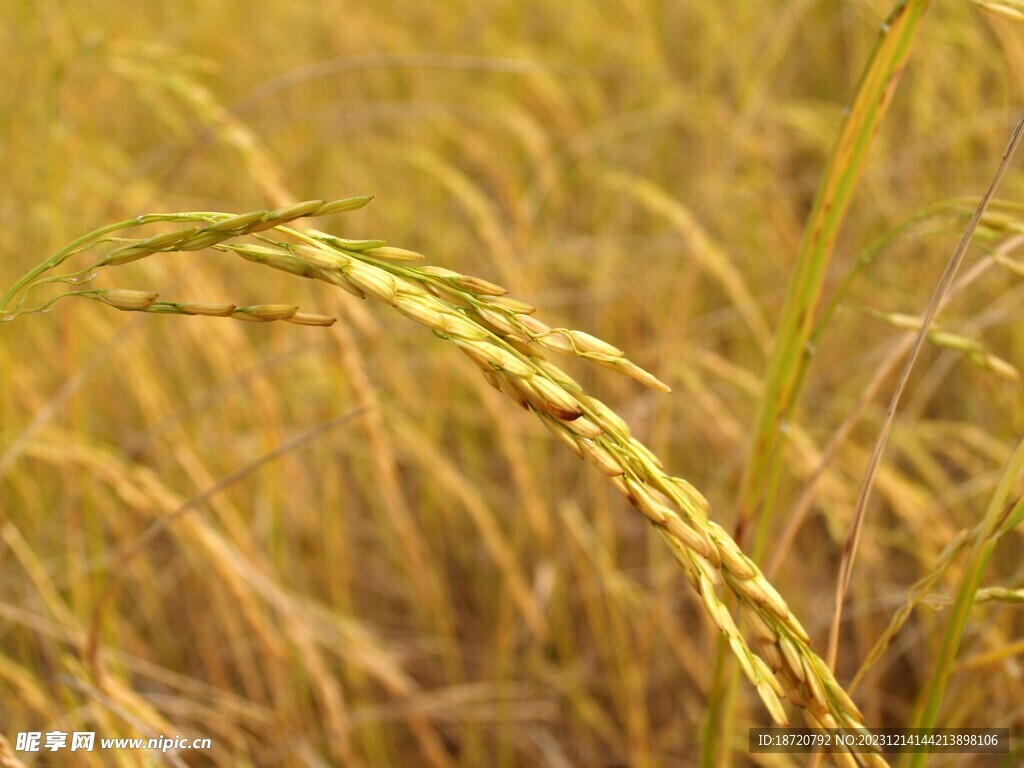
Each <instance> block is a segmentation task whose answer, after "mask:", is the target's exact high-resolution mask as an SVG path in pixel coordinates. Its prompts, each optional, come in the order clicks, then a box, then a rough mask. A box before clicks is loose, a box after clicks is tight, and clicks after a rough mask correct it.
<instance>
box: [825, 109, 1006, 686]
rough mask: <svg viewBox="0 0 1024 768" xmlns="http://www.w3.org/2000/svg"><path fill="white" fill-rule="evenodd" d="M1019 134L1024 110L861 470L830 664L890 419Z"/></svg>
mask: <svg viewBox="0 0 1024 768" xmlns="http://www.w3.org/2000/svg"><path fill="white" fill-rule="evenodd" d="M1022 134H1024V114H1022V115H1021V117H1020V119H1019V120H1018V121H1017V125H1016V126H1015V127H1014V129H1013V132H1012V133H1011V135H1010V139H1009V141H1008V142H1007V145H1006V148H1005V149H1004V150H1003V157H1002V159H1001V161H1000V163H999V166H998V168H996V172H995V175H994V176H993V178H992V182H991V183H990V184H989V186H988V189H987V190H986V191H985V194H984V195H983V196H982V198H981V201H980V202H979V203H978V207H977V209H976V210H975V211H974V215H973V216H972V217H971V220H970V222H969V223H968V224H967V228H966V229H965V230H964V233H963V236H962V237H961V238H960V242H959V243H958V244H957V246H956V248H955V249H954V251H953V255H952V256H951V257H950V259H949V262H948V263H947V265H946V269H945V270H944V271H943V273H942V276H941V277H940V278H939V282H938V285H936V287H935V292H934V293H933V294H932V299H931V301H930V302H929V303H928V308H927V309H926V310H925V313H924V317H923V318H922V320H921V329H920V331H918V334H917V338H916V339H915V340H914V345H913V347H912V348H911V350H910V354H909V355H908V356H907V361H906V363H905V364H904V366H903V372H902V374H901V375H900V378H899V381H898V382H897V383H896V389H895V390H894V391H893V394H892V399H891V400H890V401H889V407H888V408H887V409H886V412H885V419H884V420H883V422H882V428H881V430H880V431H879V434H878V439H877V440H876V443H875V449H874V451H873V452H872V454H871V460H870V461H869V462H868V467H867V470H866V471H865V473H864V479H863V481H862V483H861V489H860V495H859V497H858V499H857V506H856V508H855V509H854V513H853V519H852V520H851V523H850V532H849V534H848V535H847V539H846V542H845V544H844V545H843V555H842V560H841V562H840V566H839V575H838V578H837V582H836V599H835V610H834V613H833V616H832V626H831V629H830V631H829V643H828V652H827V658H828V661H829V666H830V667H832V666H835V660H836V654H837V653H838V646H839V627H840V624H841V622H842V615H843V601H844V600H845V597H846V591H847V588H848V587H849V583H850V575H851V574H852V572H853V566H854V562H855V561H856V557H857V546H858V544H859V542H860V534H861V530H862V529H863V526H864V517H865V515H866V514H867V505H868V501H869V499H870V498H871V489H872V487H873V486H874V481H875V476H876V474H877V473H878V467H879V464H880V463H881V460H882V454H883V453H884V451H885V444H886V442H887V440H888V437H889V431H890V430H891V428H892V423H893V420H894V419H895V418H896V409H897V407H898V406H899V402H900V397H901V396H902V395H903V390H904V389H906V386H907V381H908V380H909V379H910V371H911V370H912V369H913V367H914V363H915V362H916V361H917V356H918V354H919V353H920V352H921V349H922V347H923V346H924V344H925V341H926V339H927V337H928V329H929V326H930V325H931V323H932V320H933V319H934V318H935V314H936V312H938V309H939V307H940V306H941V304H942V300H943V299H944V298H945V296H946V293H947V292H948V291H949V288H950V286H951V285H952V284H953V278H954V277H956V273H957V271H958V270H959V269H960V264H961V263H962V262H963V259H964V255H965V254H966V253H967V248H968V247H969V246H970V244H971V239H972V238H973V237H974V232H975V230H976V229H977V227H978V223H979V222H980V221H981V218H982V216H983V215H984V214H985V211H986V209H987V208H988V205H989V203H990V202H991V201H992V197H993V196H994V195H995V192H996V188H997V187H998V186H999V182H1000V181H1001V180H1002V178H1003V174H1005V173H1006V169H1007V168H1008V167H1009V165H1010V161H1011V160H1012V159H1013V155H1014V152H1016V150H1017V146H1018V145H1019V144H1020V140H1021V136H1022Z"/></svg>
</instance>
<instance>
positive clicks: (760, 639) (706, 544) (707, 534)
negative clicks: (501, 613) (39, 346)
mask: <svg viewBox="0 0 1024 768" xmlns="http://www.w3.org/2000/svg"><path fill="white" fill-rule="evenodd" d="M368 201H369V198H366V197H358V198H350V199H348V200H340V201H336V202H331V203H325V202H324V201H321V200H316V201H310V202H306V203H299V204H296V205H292V206H288V207H286V208H282V209H278V210H274V211H255V212H252V213H248V214H242V215H230V214H226V213H216V212H201V213H196V212H189V213H177V214H150V215H147V216H140V217H138V218H137V219H132V220H130V221H128V222H120V223H118V224H114V225H110V226H108V227H104V228H101V229H99V230H96V231H95V232H93V233H90V234H89V235H86V236H84V237H82V238H79V239H78V240H76V241H74V242H73V243H72V244H70V245H69V246H68V247H66V248H65V249H63V250H62V251H60V252H58V253H57V254H56V255H55V256H53V257H51V258H50V259H48V260H46V261H45V262H43V264H41V265H40V266H39V267H37V268H35V269H33V270H31V271H30V272H29V273H28V274H27V275H25V276H24V277H22V278H21V279H20V280H18V281H17V282H16V283H15V284H14V286H13V287H12V288H11V289H10V290H9V291H8V292H7V293H6V294H5V295H4V297H3V299H2V301H0V312H3V314H2V315H0V319H2V320H11V319H13V318H14V317H16V316H18V315H20V314H24V313H28V312H35V311H41V310H43V309H46V308H48V307H49V306H50V305H52V304H53V302H54V301H56V300H58V299H60V298H62V297H63V296H79V297H83V298H89V299H93V300H97V301H100V302H102V303H104V304H107V305H110V306H113V307H115V308H117V309H119V310H122V311H132V312H148V313H157V314H185V315H189V314H191V315H206V316H224V317H232V318H236V319H245V320H250V321H253V320H255V321H257V322H273V321H275V320H285V321H292V322H295V318H296V317H298V316H299V313H298V311H297V309H296V308H295V307H292V306H290V305H283V304H260V305H254V306H248V307H242V308H238V307H236V306H235V305H234V304H231V303H224V304H218V305H214V306H212V307H211V306H210V305H197V304H196V303H194V302H187V301H185V302H166V301H159V300H158V297H157V295H156V293H155V292H152V291H140V290H135V289H117V288H115V289H88V290H72V291H68V292H66V293H64V294H61V295H59V296H57V297H56V298H55V299H52V300H50V301H49V302H47V303H45V304H43V305H41V306H38V307H34V308H30V307H25V301H26V297H27V296H28V295H30V294H31V293H32V291H33V290H34V289H36V288H38V287H39V286H40V285H44V284H50V283H68V282H72V283H74V282H84V281H90V280H92V279H93V278H94V277H96V276H97V275H98V274H99V273H100V272H101V271H102V270H103V268H104V267H111V266H119V265H122V264H126V263H130V262H133V261H137V260H139V259H143V258H146V257H148V256H151V255H153V254H156V253H166V252H182V251H195V250H202V249H206V248H213V249H216V250H218V251H220V252H222V253H224V254H226V255H230V256H237V257H239V258H241V259H243V260H245V261H249V262H255V263H257V264H261V265H263V266H268V267H271V268H274V269H278V270H281V271H285V272H287V273H289V274H292V275H297V276H302V277H306V278H310V279H316V280H320V281H322V282H326V283H329V284H331V285H335V286H337V287H340V288H342V289H343V290H345V291H347V292H349V293H352V294H354V295H356V296H358V297H362V298H366V297H369V298H372V299H375V300H376V301H378V302H381V303H383V304H387V305H390V306H391V307H393V308H394V309H395V310H396V311H398V312H399V313H401V314H402V315H404V316H406V317H408V318H409V319H411V320H414V321H415V322H417V323H419V324H421V325H424V326H426V327H427V328H429V329H430V330H431V331H432V332H433V333H434V334H435V335H436V336H438V337H439V338H441V339H444V340H447V341H451V342H452V343H453V344H455V345H456V346H457V347H458V348H459V349H461V350H462V352H463V353H464V354H465V355H466V356H467V357H469V359H470V360H471V361H472V362H473V363H474V364H475V365H476V366H477V367H478V368H479V369H480V370H481V372H482V374H483V375H484V377H485V378H486V380H487V381H488V382H489V383H490V384H491V386H493V387H494V388H495V389H497V390H499V391H500V392H503V393H504V394H505V395H507V396H508V397H509V398H510V399H511V400H512V401H513V402H515V403H516V404H517V405H519V406H520V407H522V408H524V409H526V410H530V411H532V412H533V413H534V414H536V416H537V417H538V418H539V419H540V420H541V422H542V423H543V424H544V426H545V427H547V429H548V430H549V431H550V432H551V433H552V435H553V436H554V437H555V438H557V439H558V440H559V441H560V442H561V443H563V444H564V445H565V446H566V447H567V448H569V449H570V450H571V451H573V452H574V453H575V454H576V455H577V456H580V457H581V458H582V459H584V460H585V461H587V462H588V463H590V464H592V465H593V466H594V467H595V468H596V469H597V470H598V471H599V472H600V473H601V474H603V475H604V476H606V477H607V478H608V480H609V482H611V483H612V485H613V486H615V488H616V489H617V490H618V491H619V492H620V493H621V494H622V495H623V496H625V497H626V499H627V500H628V501H629V502H630V504H631V505H632V506H633V507H635V508H636V509H637V510H638V511H639V512H640V513H641V514H643V515H644V517H646V518H647V519H648V521H649V522H650V523H651V524H652V525H653V526H654V527H655V529H656V530H657V532H658V534H659V535H660V536H661V537H662V539H663V540H664V541H665V543H666V544H667V545H668V547H669V549H670V551H671V552H672V554H673V555H674V556H675V558H676V560H677V561H678V563H679V564H680V566H681V567H682V569H683V573H684V574H685V576H686V578H687V580H688V581H689V583H690V585H691V586H692V587H693V589H694V590H695V591H696V593H697V595H698V596H699V597H700V601H701V604H702V605H703V607H704V610H705V612H706V614H707V616H708V617H709V619H710V620H711V622H712V624H713V625H714V626H715V627H716V628H717V629H718V631H719V632H720V633H721V636H722V638H723V640H724V642H725V643H726V644H728V646H729V648H730V649H731V651H732V653H733V655H734V656H735V658H736V660H737V661H738V663H739V666H740V669H742V670H743V672H744V675H745V676H746V677H747V679H748V681H749V682H750V684H751V685H753V686H754V688H755V689H756V691H757V693H758V695H759V696H760V697H761V699H762V701H763V703H764V705H765V707H766V709H767V710H768V712H769V714H770V715H771V717H772V719H773V720H774V721H775V722H776V723H778V724H780V725H782V724H787V723H788V722H789V719H788V717H787V715H786V712H785V710H784V708H783V706H782V703H781V698H783V697H785V698H788V699H789V700H790V701H791V702H792V703H793V704H794V705H796V706H798V707H801V708H802V709H803V710H804V712H805V716H806V718H807V720H808V721H809V722H811V723H813V724H815V725H818V726H822V727H845V728H863V727H864V726H863V724H862V721H863V716H862V715H861V713H860V711H859V710H858V709H857V707H856V705H855V704H854V703H853V702H852V700H851V699H850V698H849V696H848V695H847V694H846V692H845V691H844V690H843V688H842V687H841V686H840V685H839V684H838V682H836V680H835V678H834V676H833V675H832V673H831V671H830V670H829V668H828V666H827V665H826V664H825V663H824V662H823V661H822V660H821V659H820V658H819V657H818V656H817V655H816V654H815V653H814V651H812V650H811V648H810V638H809V636H808V634H807V632H806V631H805V630H804V628H803V626H802V625H801V624H800V622H799V621H798V620H797V619H796V617H794V616H793V614H792V613H791V612H790V610H789V607H788V605H787V604H786V602H785V600H784V599H783V598H782V597H781V596H780V595H779V594H778V592H777V591H776V590H775V589H774V587H772V585H771V584H770V583H769V582H768V580H767V579H766V578H765V576H764V575H763V573H762V572H761V570H760V569H759V568H758V566H757V565H756V564H755V563H754V562H753V561H752V560H751V559H750V558H749V557H747V555H745V554H744V553H743V551H742V550H741V549H740V547H739V546H738V545H737V544H736V542H735V541H734V540H733V538H732V537H731V536H730V535H729V534H728V533H727V532H726V531H725V530H724V529H723V528H722V527H721V526H719V525H718V524H717V523H715V522H714V521H713V520H711V519H710V518H709V512H710V506H709V504H708V502H707V500H706V499H705V498H704V497H703V496H702V495H701V494H700V492H699V491H697V490H696V489H695V488H694V487H693V486H692V485H690V484H689V483H688V482H687V481H685V480H683V479H682V478H679V477H676V476H673V475H671V474H669V473H668V472H667V471H666V470H665V469H664V467H663V464H662V462H661V461H660V459H659V458H658V457H657V456H656V455H655V454H654V453H653V452H652V451H651V450H650V449H649V448H647V447H646V446H645V445H644V444H643V443H642V442H640V441H639V440H637V439H636V438H635V437H633V436H632V434H631V433H630V429H629V426H628V425H627V424H626V422H625V421H624V420H623V419H622V418H621V417H619V416H618V415H617V414H616V413H615V412H614V411H613V410H612V409H611V408H609V407H608V406H607V405H605V404H604V403H602V402H601V401H600V400H598V399H596V398H594V397H591V396H589V395H587V394H586V393H585V392H584V391H583V389H582V387H581V386H580V385H579V384H578V383H577V382H576V381H574V380H573V379H572V378H571V377H570V376H569V374H567V373H566V372H565V371H564V370H562V369H561V368H560V367H559V366H557V365H555V364H554V363H552V362H551V361H550V360H549V359H548V355H549V353H555V354H558V355H562V356H566V357H575V358H580V359H583V360H586V361H589V362H591V363H594V364H595V365H598V366H601V367H605V368H610V369H612V370H614V371H617V372H618V373H620V374H623V375H625V376H628V377H630V378H632V379H634V380H636V381H638V382H640V383H642V384H644V385H645V386H647V387H650V388H652V389H655V390H658V391H662V392H668V391H670V390H669V387H668V386H667V385H666V384H665V383H664V382H662V381H661V380H659V379H658V378H657V377H656V376H654V375H653V374H651V373H649V372H648V371H646V370H644V369H643V368H641V367H639V366H638V365H636V364H635V363H633V362H632V361H630V360H628V359H627V358H626V357H625V355H624V353H623V352H622V351H621V350H620V349H618V348H617V347H614V346H613V345H611V344H608V343H607V342H605V341H602V340H601V339H598V338H596V337H594V336H591V335H590V334H587V333H585V332H583V331H579V330H575V329H570V328H557V327H552V326H549V325H547V324H546V323H544V322H543V321H541V320H539V319H537V318H536V317H535V316H534V311H535V310H534V308H533V307H532V306H530V305H528V304H526V303H524V302H521V301H518V300H516V299H513V298H511V297H509V296H508V295H507V291H506V289H505V288H503V287H502V286H499V285H496V284H494V283H491V282H489V281H486V280H482V279H480V278H477V277H473V276H468V275H463V274H461V273H458V272H455V271H452V270H449V269H444V268H440V267H430V266H422V267H420V266H413V265H414V263H415V262H416V261H417V260H418V258H419V254H416V253H415V252H412V251H407V250H404V249H396V248H392V247H389V246H387V245H381V244H380V241H351V240H345V239H342V238H338V237H335V236H333V235H330V234H326V233H323V232H319V231H317V230H299V229H295V228H292V227H289V226H287V225H288V223H289V222H291V221H293V220H295V219H297V218H300V217H307V216H320V215H327V214H330V213H336V212H342V211H346V210H352V209H354V208H358V207H361V206H363V205H365V204H366V203H367V202H368ZM153 222H173V223H187V224H188V226H185V227H181V228H179V229H175V230H172V231H170V232H165V233H161V234H157V235H152V236H149V237H143V238H127V237H123V236H122V235H121V234H118V235H117V236H116V237H115V236H114V233H121V232H122V231H123V230H127V229H130V228H132V227H134V226H137V225H140V224H147V223H153ZM246 237H249V238H251V239H250V240H243V239H242V238H246ZM282 237H285V238H287V239H286V240H282V239H280V238H282ZM108 245H113V246H114V247H113V248H111V249H110V250H108V251H107V252H106V253H104V254H103V255H102V256H101V257H100V258H99V259H98V260H95V261H94V262H93V263H92V264H91V265H90V266H88V267H86V268H85V269H82V270H79V271H77V272H73V273H70V274H66V275H58V276H48V277H44V276H43V275H44V273H46V272H47V271H49V270H50V269H53V268H55V267H57V266H59V265H61V264H63V263H64V262H65V261H67V259H68V258H70V257H71V256H72V255H75V254H78V253H81V252H83V251H86V250H88V249H90V248H93V247H97V246H108ZM12 302H13V307H12V309H10V310H7V309H6V307H7V306H9V305H11V304H12ZM309 317H323V316H319V315H310V316H309ZM313 324H319V323H313ZM723 593H728V594H731V595H732V597H733V598H734V599H735V601H736V604H737V606H738V613H739V615H740V616H742V617H743V619H744V621H745V622H746V624H747V626H748V627H749V628H750V632H751V633H752V634H753V643H752V644H751V643H748V641H747V639H746V638H745V637H744V635H743V634H742V633H741V632H740V630H739V629H738V627H737V623H736V617H735V616H734V615H733V613H732V611H730V609H729V608H728V607H727V605H726V603H725V601H724V599H723V597H722V594H723ZM755 648H756V651H755ZM837 758H838V759H842V756H837ZM845 758H846V762H848V763H850V764H852V762H850V761H852V760H853V758H852V757H851V756H849V755H846V756H845ZM863 759H865V760H867V761H868V763H869V764H871V765H879V766H881V765H885V761H884V760H883V759H882V758H881V756H879V755H877V754H866V755H864V756H863Z"/></svg>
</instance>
